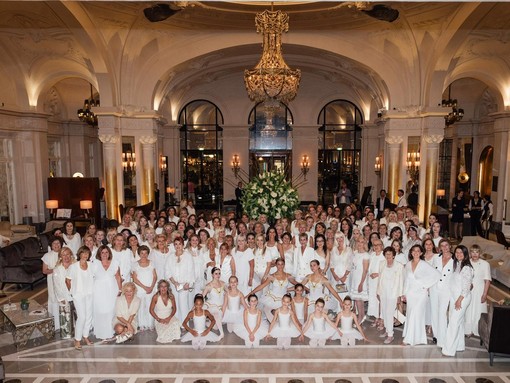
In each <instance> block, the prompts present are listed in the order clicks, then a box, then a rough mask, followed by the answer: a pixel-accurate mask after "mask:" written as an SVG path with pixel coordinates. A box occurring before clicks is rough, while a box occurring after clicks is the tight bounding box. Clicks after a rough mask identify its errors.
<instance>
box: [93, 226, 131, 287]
mask: <svg viewBox="0 0 510 383" xmlns="http://www.w3.org/2000/svg"><path fill="white" fill-rule="evenodd" d="M111 250H112V258H113V259H114V260H115V261H116V262H117V263H118V264H119V268H120V277H121V279H122V282H123V283H124V282H130V281H131V263H132V262H133V255H132V253H131V250H129V249H128V248H127V247H126V239H125V238H124V236H123V235H122V234H116V235H115V237H113V243H112V248H111ZM96 258H97V257H96Z"/></svg>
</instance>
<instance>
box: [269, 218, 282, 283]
mask: <svg viewBox="0 0 510 383" xmlns="http://www.w3.org/2000/svg"><path fill="white" fill-rule="evenodd" d="M280 248H281V245H280V242H279V238H278V234H277V233H276V229H275V227H274V226H271V227H270V228H269V229H267V233H266V253H268V254H269V255H270V256H271V259H272V260H273V263H272V264H271V265H272V266H273V267H272V268H271V273H274V272H275V271H276V268H275V265H276V260H277V259H278V258H280Z"/></svg>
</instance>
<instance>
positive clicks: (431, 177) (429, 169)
mask: <svg viewBox="0 0 510 383" xmlns="http://www.w3.org/2000/svg"><path fill="white" fill-rule="evenodd" d="M443 138H444V136H443V135H439V134H433V135H426V136H423V140H424V141H425V143H426V145H427V147H426V151H427V155H426V164H425V187H424V188H422V190H423V192H424V194H425V203H424V213H423V214H424V217H423V218H424V223H425V227H427V226H428V220H429V215H430V212H431V211H432V205H435V204H436V190H437V169H438V166H439V144H440V143H441V141H443Z"/></svg>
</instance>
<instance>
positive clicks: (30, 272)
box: [0, 237, 47, 290]
mask: <svg viewBox="0 0 510 383" xmlns="http://www.w3.org/2000/svg"><path fill="white" fill-rule="evenodd" d="M46 252H47V249H45V250H44V251H43V250H42V249H41V244H40V242H39V239H38V238H37V237H29V238H26V239H22V240H21V241H18V242H15V243H12V244H10V245H8V246H6V247H4V248H2V249H0V282H1V283H2V286H1V287H0V289H2V290H3V288H4V286H5V285H6V284H7V283H16V284H28V285H30V287H31V288H32V289H33V288H34V284H36V283H37V282H39V281H41V280H43V279H44V278H45V275H44V274H43V273H42V261H41V257H42V256H43V255H44V253H46Z"/></svg>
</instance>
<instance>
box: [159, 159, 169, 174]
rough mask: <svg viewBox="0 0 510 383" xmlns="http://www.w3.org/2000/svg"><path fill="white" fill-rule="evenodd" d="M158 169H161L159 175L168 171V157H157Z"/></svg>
mask: <svg viewBox="0 0 510 383" xmlns="http://www.w3.org/2000/svg"><path fill="white" fill-rule="evenodd" d="M159 167H160V168H161V173H166V172H167V171H168V157H167V156H159Z"/></svg>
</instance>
